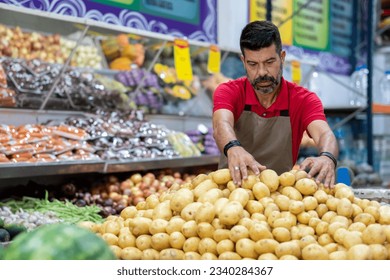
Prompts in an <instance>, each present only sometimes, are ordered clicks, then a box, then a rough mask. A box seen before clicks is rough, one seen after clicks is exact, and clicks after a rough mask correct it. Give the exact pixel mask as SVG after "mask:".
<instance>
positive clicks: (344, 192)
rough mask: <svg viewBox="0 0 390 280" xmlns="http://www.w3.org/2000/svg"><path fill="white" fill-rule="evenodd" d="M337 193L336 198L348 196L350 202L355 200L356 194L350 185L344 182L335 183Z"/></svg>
mask: <svg viewBox="0 0 390 280" xmlns="http://www.w3.org/2000/svg"><path fill="white" fill-rule="evenodd" d="M335 190H336V192H335V194H334V197H336V198H339V199H341V198H347V199H348V200H349V201H350V202H353V201H354V198H355V195H354V194H353V191H352V190H351V188H350V187H348V186H347V185H345V184H343V183H338V184H336V185H335Z"/></svg>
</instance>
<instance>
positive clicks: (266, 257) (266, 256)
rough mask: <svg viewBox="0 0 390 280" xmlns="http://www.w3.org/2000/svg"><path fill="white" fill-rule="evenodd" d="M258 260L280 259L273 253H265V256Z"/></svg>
mask: <svg viewBox="0 0 390 280" xmlns="http://www.w3.org/2000/svg"><path fill="white" fill-rule="evenodd" d="M257 259H258V260H277V259H278V257H277V256H276V255H275V254H273V253H265V254H262V255H260V256H259V257H258V258H257Z"/></svg>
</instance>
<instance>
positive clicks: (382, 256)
mask: <svg viewBox="0 0 390 280" xmlns="http://www.w3.org/2000/svg"><path fill="white" fill-rule="evenodd" d="M368 246H369V247H370V250H371V258H372V259H373V260H387V259H388V257H389V252H388V251H387V249H386V247H385V246H383V245H381V244H370V245H368Z"/></svg>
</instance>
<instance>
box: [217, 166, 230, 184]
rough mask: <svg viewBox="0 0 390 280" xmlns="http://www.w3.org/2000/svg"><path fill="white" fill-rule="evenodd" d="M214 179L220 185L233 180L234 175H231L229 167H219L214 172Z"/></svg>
mask: <svg viewBox="0 0 390 280" xmlns="http://www.w3.org/2000/svg"><path fill="white" fill-rule="evenodd" d="M212 178H213V181H214V182H215V183H216V184H218V185H224V184H227V183H228V182H229V181H230V180H232V176H231V175H230V171H229V169H228V168H223V169H219V170H217V171H215V172H213V174H212Z"/></svg>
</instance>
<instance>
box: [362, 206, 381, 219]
mask: <svg viewBox="0 0 390 280" xmlns="http://www.w3.org/2000/svg"><path fill="white" fill-rule="evenodd" d="M363 212H364V213H368V214H371V216H373V217H374V219H375V221H377V222H378V221H379V217H380V214H379V208H378V207H376V206H367V207H366V208H364V211H363Z"/></svg>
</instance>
